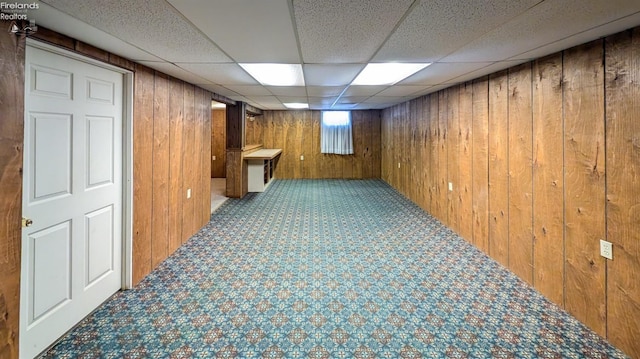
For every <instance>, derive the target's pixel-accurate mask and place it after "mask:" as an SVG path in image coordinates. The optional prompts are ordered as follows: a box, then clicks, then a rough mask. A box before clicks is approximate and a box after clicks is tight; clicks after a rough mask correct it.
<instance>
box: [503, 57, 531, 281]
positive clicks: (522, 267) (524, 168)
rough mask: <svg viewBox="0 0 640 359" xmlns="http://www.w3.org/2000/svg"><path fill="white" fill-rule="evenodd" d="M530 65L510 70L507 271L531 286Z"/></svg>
mask: <svg viewBox="0 0 640 359" xmlns="http://www.w3.org/2000/svg"><path fill="white" fill-rule="evenodd" d="M531 81H532V79H531V63H530V62H527V63H525V64H522V65H520V66H517V67H514V68H512V69H510V70H509V126H508V131H509V156H508V157H509V269H511V270H512V271H513V272H514V273H515V274H516V275H517V276H518V277H520V278H522V279H523V280H524V281H525V282H527V283H529V284H533V228H532V225H533V193H532V192H533V183H532V180H533V172H532V171H533V165H532V143H531V141H532V131H533V128H532V117H531V116H532V109H531V83H532V82H531Z"/></svg>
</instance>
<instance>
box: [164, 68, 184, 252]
mask: <svg viewBox="0 0 640 359" xmlns="http://www.w3.org/2000/svg"><path fill="white" fill-rule="evenodd" d="M183 111H184V83H183V82H182V81H181V80H177V79H171V80H170V82H169V247H168V254H169V255H170V254H171V253H173V252H175V250H176V249H178V248H179V247H180V245H181V244H182V198H183V191H182V177H183V174H182V145H183V143H182V125H183Z"/></svg>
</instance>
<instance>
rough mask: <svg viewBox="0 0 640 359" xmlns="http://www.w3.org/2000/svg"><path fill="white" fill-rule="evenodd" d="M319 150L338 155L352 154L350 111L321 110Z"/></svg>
mask: <svg viewBox="0 0 640 359" xmlns="http://www.w3.org/2000/svg"><path fill="white" fill-rule="evenodd" d="M321 127H322V130H321V132H320V152H321V153H334V154H338V155H351V154H353V134H352V130H351V112H349V111H322V121H321Z"/></svg>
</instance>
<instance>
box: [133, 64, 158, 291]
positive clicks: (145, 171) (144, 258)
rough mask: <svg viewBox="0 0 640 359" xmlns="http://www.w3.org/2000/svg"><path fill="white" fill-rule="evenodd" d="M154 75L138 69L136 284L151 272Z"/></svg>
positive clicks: (134, 167) (134, 226) (135, 166)
mask: <svg viewBox="0 0 640 359" xmlns="http://www.w3.org/2000/svg"><path fill="white" fill-rule="evenodd" d="M154 77H155V76H154V72H153V70H151V69H149V68H147V67H145V66H142V65H137V66H136V73H135V76H134V82H135V89H134V95H135V98H134V103H135V104H134V107H133V109H134V114H133V258H134V261H133V283H134V284H137V283H139V282H140V281H141V280H142V279H143V278H144V277H145V276H146V275H147V274H149V273H151V246H152V244H151V226H152V205H153V188H152V183H153V161H152V159H153V96H154V80H155V78H154Z"/></svg>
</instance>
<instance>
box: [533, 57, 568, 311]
mask: <svg viewBox="0 0 640 359" xmlns="http://www.w3.org/2000/svg"><path fill="white" fill-rule="evenodd" d="M562 87H563V85H562V54H560V53H559V54H555V55H552V56H549V57H546V58H544V59H541V60H538V61H535V62H534V64H533V130H532V132H533V141H534V144H533V186H534V187H533V213H534V217H533V236H534V253H533V268H534V277H533V282H534V285H535V287H536V289H538V290H539V291H540V292H541V293H542V294H543V295H545V296H546V297H547V298H549V299H551V301H552V302H554V303H556V304H558V305H560V306H564V228H563V227H564V223H563V219H564V199H563V193H564V181H563V166H564V163H563V156H564V151H563V141H564V140H563V118H562Z"/></svg>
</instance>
